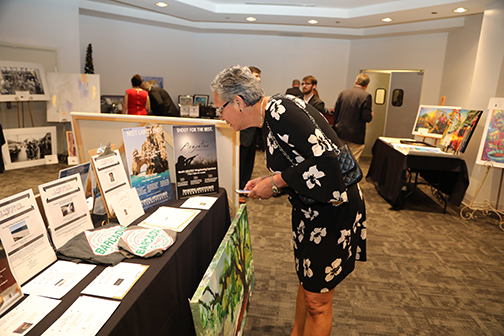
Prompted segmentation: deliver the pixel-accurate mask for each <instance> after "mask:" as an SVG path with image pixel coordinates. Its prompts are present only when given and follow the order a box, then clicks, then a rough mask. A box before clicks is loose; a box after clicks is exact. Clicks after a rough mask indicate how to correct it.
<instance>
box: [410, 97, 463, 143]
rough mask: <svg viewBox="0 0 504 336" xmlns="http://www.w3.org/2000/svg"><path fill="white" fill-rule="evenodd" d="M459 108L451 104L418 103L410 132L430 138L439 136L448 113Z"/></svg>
mask: <svg viewBox="0 0 504 336" xmlns="http://www.w3.org/2000/svg"><path fill="white" fill-rule="evenodd" d="M459 109H460V107H452V106H427V105H420V107H419V109H418V114H417V118H416V121H415V125H414V126H413V132H412V133H413V134H415V135H419V136H425V137H430V138H437V139H439V138H441V137H442V135H443V133H444V131H445V129H446V127H447V126H448V122H449V120H450V114H451V113H452V112H453V111H454V110H459Z"/></svg>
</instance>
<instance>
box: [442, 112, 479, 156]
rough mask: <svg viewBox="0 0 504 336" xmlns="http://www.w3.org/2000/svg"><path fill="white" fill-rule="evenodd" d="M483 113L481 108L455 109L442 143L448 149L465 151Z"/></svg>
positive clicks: (451, 114)
mask: <svg viewBox="0 0 504 336" xmlns="http://www.w3.org/2000/svg"><path fill="white" fill-rule="evenodd" d="M482 114H483V111H481V110H480V111H478V110H465V109H460V110H453V111H452V112H451V113H450V121H449V123H448V127H446V129H445V131H444V132H443V136H442V137H441V141H440V144H441V145H442V146H443V147H445V148H446V149H448V148H450V149H453V150H454V151H455V152H460V153H464V152H465V149H466V148H467V144H468V143H469V140H471V136H472V134H473V132H474V129H475V128H476V126H477V125H478V121H479V119H480V117H481V115H482Z"/></svg>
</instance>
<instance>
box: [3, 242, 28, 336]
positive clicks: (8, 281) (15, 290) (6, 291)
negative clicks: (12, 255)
mask: <svg viewBox="0 0 504 336" xmlns="http://www.w3.org/2000/svg"><path fill="white" fill-rule="evenodd" d="M0 279H1V281H0V315H1V314H3V313H4V312H5V311H6V310H7V309H9V308H10V307H11V306H12V305H13V304H14V303H16V302H18V301H19V300H21V298H22V297H23V292H22V291H21V287H20V286H19V284H18V282H17V281H16V278H15V277H14V274H13V273H12V271H11V269H10V266H9V260H8V259H7V255H6V254H5V250H4V248H3V247H2V242H1V241H0ZM0 331H1V328H0ZM0 335H3V334H2V333H1V332H0Z"/></svg>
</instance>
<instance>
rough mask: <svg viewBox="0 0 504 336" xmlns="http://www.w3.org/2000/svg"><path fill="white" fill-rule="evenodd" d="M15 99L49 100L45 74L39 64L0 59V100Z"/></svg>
mask: <svg viewBox="0 0 504 336" xmlns="http://www.w3.org/2000/svg"><path fill="white" fill-rule="evenodd" d="M17 100H21V101H44V100H49V93H48V89H47V81H46V76H45V72H44V67H43V66H42V65H41V64H35V63H24V62H11V61H0V102H1V101H7V102H9V101H10V102H12V101H17Z"/></svg>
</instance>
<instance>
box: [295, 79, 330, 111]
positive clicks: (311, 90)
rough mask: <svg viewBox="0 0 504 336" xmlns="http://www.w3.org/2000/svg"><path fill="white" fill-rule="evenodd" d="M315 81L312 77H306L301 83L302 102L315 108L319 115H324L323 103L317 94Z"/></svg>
mask: <svg viewBox="0 0 504 336" xmlns="http://www.w3.org/2000/svg"><path fill="white" fill-rule="evenodd" d="M317 83H318V82H317V79H316V78H315V77H313V76H306V77H305V78H303V82H302V83H301V89H302V91H303V97H301V98H304V101H305V102H307V103H308V104H310V105H312V106H313V107H315V108H316V109H317V110H319V111H320V113H325V103H324V102H323V101H322V99H320V98H319V96H318V92H317Z"/></svg>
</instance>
